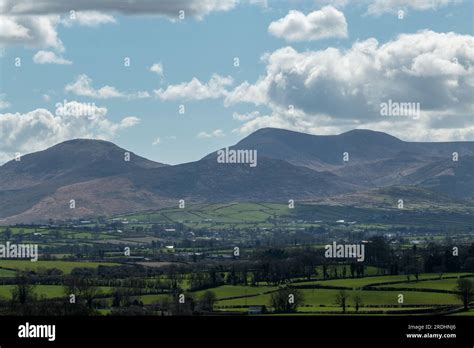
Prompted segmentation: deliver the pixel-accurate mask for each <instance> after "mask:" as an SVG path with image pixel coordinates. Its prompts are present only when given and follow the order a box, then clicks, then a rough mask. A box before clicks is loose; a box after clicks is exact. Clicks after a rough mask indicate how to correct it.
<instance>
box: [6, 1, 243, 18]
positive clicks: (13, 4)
mask: <svg viewBox="0 0 474 348" xmlns="http://www.w3.org/2000/svg"><path fill="white" fill-rule="evenodd" d="M237 3H238V1H237V0H173V1H152V0H134V1H130V0H114V1H104V0H87V1H76V2H74V6H73V9H74V10H75V11H77V12H78V13H79V12H83V11H99V12H105V13H114V12H116V13H120V14H124V15H138V14H146V15H163V16H167V17H171V18H177V17H178V14H179V11H181V10H183V11H185V14H186V16H190V17H197V18H202V17H204V16H206V15H208V14H209V13H211V12H216V11H229V10H231V9H233V8H234V7H235V6H236V4H237ZM0 6H1V7H0V10H1V12H3V13H9V14H16V15H46V14H63V13H69V11H70V10H71V9H72V7H71V4H70V3H69V2H67V1H64V0H35V1H31V0H3V1H2V3H0Z"/></svg>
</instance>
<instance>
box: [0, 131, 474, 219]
mask: <svg viewBox="0 0 474 348" xmlns="http://www.w3.org/2000/svg"><path fill="white" fill-rule="evenodd" d="M230 148H231V149H248V150H257V154H258V161H257V163H258V164H257V166H256V167H250V166H249V164H229V163H218V161H217V157H216V156H217V154H216V152H213V153H211V154H209V155H208V156H206V157H204V158H203V159H201V160H199V161H196V162H191V163H185V164H180V165H175V166H167V165H164V164H161V163H156V162H153V161H150V160H147V159H145V158H142V157H140V156H138V155H135V154H133V153H130V161H125V160H124V155H125V153H126V152H129V151H127V150H125V149H122V148H120V147H118V146H116V145H114V144H112V143H110V142H105V141H97V140H85V139H77V140H71V141H67V142H64V143H61V144H58V145H55V146H53V147H51V148H49V149H47V150H45V151H41V152H36V153H33V154H29V155H25V156H23V157H22V158H21V161H19V162H15V161H10V162H8V163H6V164H5V165H3V166H1V167H0V178H2V180H1V181H0V224H2V223H16V222H34V221H40V220H41V221H46V220H48V219H49V218H53V219H61V220H66V219H71V218H81V217H86V216H87V217H91V216H98V215H111V214H119V213H126V212H135V211H142V210H150V209H158V208H162V207H165V206H174V205H176V204H177V202H178V200H179V199H185V200H186V201H187V202H188V203H197V202H231V201H233V202H252V201H253V202H259V201H265V202H288V200H290V199H294V200H300V201H325V202H334V203H336V204H342V205H344V204H347V205H353V206H358V205H362V204H365V203H364V202H369V203H368V204H372V203H371V202H373V203H374V204H375V205H377V204H379V205H380V208H384V207H386V206H387V204H388V206H390V205H391V204H392V203H393V202H394V201H396V200H397V199H398V198H399V197H400V196H403V195H407V197H409V198H413V197H416V196H417V195H419V196H420V197H418V198H419V199H418V201H420V200H421V201H422V204H425V206H427V207H429V206H436V207H441V206H442V205H443V202H445V203H446V204H449V205H450V206H451V207H453V206H458V207H459V206H461V205H462V201H461V203H458V202H459V201H460V200H474V177H473V173H474V142H458V143H454V142H453V143H411V142H404V141H401V140H399V139H397V138H395V137H392V136H390V135H388V134H385V133H380V132H372V131H368V130H354V131H350V132H347V133H343V134H340V135H334V136H315V135H309V134H302V133H297V132H292V131H286V130H281V129H273V128H265V129H261V130H259V131H257V132H255V133H253V134H251V135H249V136H248V137H246V138H244V139H243V140H242V141H240V142H239V143H237V144H236V145H235V146H231V147H230ZM344 152H348V153H349V161H348V162H344V161H343V160H342V156H343V153H344ZM453 152H458V153H459V156H460V157H459V161H458V162H453V161H452V158H451V157H452V153H453ZM404 187H409V188H404ZM380 188H385V189H383V190H385V191H383V190H382V191H380V190H379V191H374V189H380ZM407 190H408V191H407ZM436 192H438V194H437V193H436ZM371 195H374V197H373V198H377V197H378V198H377V199H379V200H377V199H372V200H371V198H372V197H370V196H371ZM397 197H398V198H397ZM382 198H383V199H382ZM71 199H74V200H75V201H76V209H70V208H69V201H70V200H71ZM451 200H453V201H451ZM448 201H449V202H448ZM387 202H388V203H387ZM420 204H421V203H420ZM2 219H3V220H2Z"/></svg>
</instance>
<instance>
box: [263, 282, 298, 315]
mask: <svg viewBox="0 0 474 348" xmlns="http://www.w3.org/2000/svg"><path fill="white" fill-rule="evenodd" d="M303 300H304V298H303V294H302V293H301V292H300V291H299V290H298V289H292V288H289V287H285V288H281V289H279V290H278V291H276V292H274V293H272V296H271V297H270V306H272V307H273V308H274V310H275V312H281V313H289V312H296V309H297V308H298V306H301V305H302V304H303Z"/></svg>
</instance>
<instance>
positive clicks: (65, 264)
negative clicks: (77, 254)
mask: <svg viewBox="0 0 474 348" xmlns="http://www.w3.org/2000/svg"><path fill="white" fill-rule="evenodd" d="M100 265H102V266H118V265H119V264H118V263H111V262H87V261H36V262H31V261H29V260H0V268H4V269H10V270H22V271H24V270H32V271H37V270H38V269H41V268H43V269H51V268H57V269H60V270H61V271H63V272H64V273H65V274H69V273H71V271H72V270H73V269H74V268H77V267H88V268H97V267H98V266H100Z"/></svg>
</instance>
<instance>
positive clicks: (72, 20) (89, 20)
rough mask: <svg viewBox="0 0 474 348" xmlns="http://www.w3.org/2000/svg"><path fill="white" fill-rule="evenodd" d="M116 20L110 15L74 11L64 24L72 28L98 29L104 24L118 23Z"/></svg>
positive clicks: (64, 20)
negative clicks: (77, 26) (78, 26)
mask: <svg viewBox="0 0 474 348" xmlns="http://www.w3.org/2000/svg"><path fill="white" fill-rule="evenodd" d="M116 22H117V21H116V20H115V18H114V17H113V16H111V15H109V14H106V13H101V12H98V11H78V12H77V11H74V12H69V14H68V15H67V16H66V18H65V19H63V20H62V22H61V23H62V24H64V25H65V26H67V27H70V26H72V25H74V24H76V25H81V26H85V27H97V26H99V25H102V24H109V23H116Z"/></svg>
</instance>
